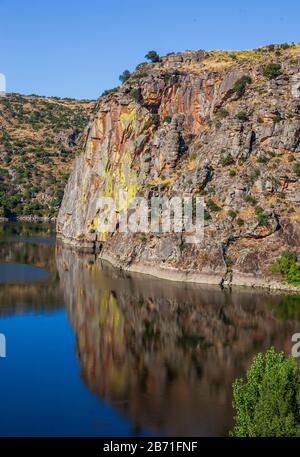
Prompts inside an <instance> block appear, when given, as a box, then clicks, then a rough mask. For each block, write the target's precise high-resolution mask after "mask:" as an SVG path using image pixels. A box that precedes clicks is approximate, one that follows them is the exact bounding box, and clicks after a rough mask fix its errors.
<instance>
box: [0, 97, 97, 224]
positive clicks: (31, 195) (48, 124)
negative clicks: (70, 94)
mask: <svg viewBox="0 0 300 457" xmlns="http://www.w3.org/2000/svg"><path fill="white" fill-rule="evenodd" d="M93 107H94V102H93V101H89V100H73V99H59V98H56V97H51V98H50V97H40V96H36V95H29V96H24V95H18V94H7V95H6V96H4V97H0V217H1V216H2V217H3V216H6V217H30V216H33V215H34V216H43V217H45V216H46V217H50V218H51V217H55V216H56V215H57V212H58V209H59V206H60V203H61V199H62V197H63V190H64V186H65V183H66V182H67V179H68V176H69V173H70V169H71V163H72V160H73V159H74V157H75V155H76V154H77V152H78V151H79V150H80V146H81V144H82V135H81V134H82V132H83V130H84V128H85V127H86V125H87V124H88V121H89V118H90V116H91V113H92V110H93Z"/></svg>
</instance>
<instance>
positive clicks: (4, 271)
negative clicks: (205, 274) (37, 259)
mask: <svg viewBox="0 0 300 457" xmlns="http://www.w3.org/2000/svg"><path fill="white" fill-rule="evenodd" d="M47 278H48V273H47V271H45V270H43V269H42V268H37V267H32V266H31V265H22V264H18V263H0V284H17V283H28V282H34V281H45V280H46V279H47Z"/></svg>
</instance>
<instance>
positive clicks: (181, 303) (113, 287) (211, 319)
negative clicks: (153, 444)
mask: <svg viewBox="0 0 300 457" xmlns="http://www.w3.org/2000/svg"><path fill="white" fill-rule="evenodd" d="M57 265H58V270H59V274H60V279H61V284H62V289H63V291H64V294H65V303H66V306H67V311H68V315H69V319H70V321H71V323H72V326H73V327H74V329H75V333H76V340H77V353H78V358H79V361H80V366H81V373H82V377H83V379H84V381H85V382H86V384H87V385H88V387H89V389H90V390H91V391H92V392H94V393H95V394H97V395H100V396H101V397H102V398H104V399H106V400H108V401H109V402H110V403H111V404H113V405H115V406H116V407H118V408H119V409H121V410H123V412H124V413H126V414H127V415H128V416H129V418H130V419H131V420H132V421H133V423H134V425H135V427H136V429H137V430H139V429H140V428H145V427H146V428H148V429H150V430H154V431H155V432H156V433H158V432H161V433H163V434H170V435H182V436H185V435H186V436H188V435H204V436H206V435H207V436H209V435H225V434H227V433H228V430H229V428H230V427H231V422H232V409H231V384H232V381H233V380H234V379H235V378H236V377H237V376H240V375H242V374H244V372H245V370H246V368H247V367H248V365H249V363H250V360H251V359H252V356H253V355H254V354H255V353H256V352H258V351H259V350H265V349H266V348H268V347H269V346H271V345H275V346H276V347H278V348H280V349H284V350H285V351H286V352H289V351H290V348H291V343H290V340H291V335H292V334H293V333H294V332H295V331H296V330H297V328H298V327H297V323H296V322H295V321H294V320H293V319H287V320H285V321H279V320H276V319H275V318H274V315H273V310H274V309H277V307H280V306H281V302H282V296H279V295H270V294H268V293H267V292H262V293H259V292H257V290H256V291H249V290H246V291H245V290H239V291H234V292H232V293H230V292H229V291H227V292H222V291H220V290H219V289H214V288H210V289H205V288H201V287H199V286H192V285H186V286H185V285H183V284H173V283H169V282H167V283H166V282H162V281H159V280H156V279H151V278H150V279H149V278H147V277H142V276H135V277H133V276H131V277H128V276H126V275H125V274H122V273H120V272H118V271H117V270H115V269H112V268H110V267H109V266H107V265H99V264H98V265H97V266H96V265H95V264H94V262H93V257H92V256H85V257H84V256H83V255H80V254H78V253H75V252H72V251H71V250H66V249H63V248H62V247H61V246H58V247H57ZM298 330H299V328H298Z"/></svg>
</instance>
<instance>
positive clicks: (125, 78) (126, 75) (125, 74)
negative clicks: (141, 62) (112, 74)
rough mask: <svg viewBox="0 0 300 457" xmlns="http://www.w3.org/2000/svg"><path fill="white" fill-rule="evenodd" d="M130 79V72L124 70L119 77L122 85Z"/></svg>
mask: <svg viewBox="0 0 300 457" xmlns="http://www.w3.org/2000/svg"><path fill="white" fill-rule="evenodd" d="M129 78H130V71H129V70H124V71H123V73H122V74H121V75H120V76H119V80H120V81H121V82H122V83H125V82H126V81H128V79H129Z"/></svg>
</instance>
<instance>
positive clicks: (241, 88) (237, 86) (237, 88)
mask: <svg viewBox="0 0 300 457" xmlns="http://www.w3.org/2000/svg"><path fill="white" fill-rule="evenodd" d="M251 82H252V79H251V78H250V76H248V75H244V76H242V77H241V78H239V79H238V80H237V81H236V82H235V83H234V86H233V89H232V90H233V92H235V93H236V94H237V95H238V96H239V97H241V96H242V95H244V93H245V92H246V87H247V85H248V84H251Z"/></svg>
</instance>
